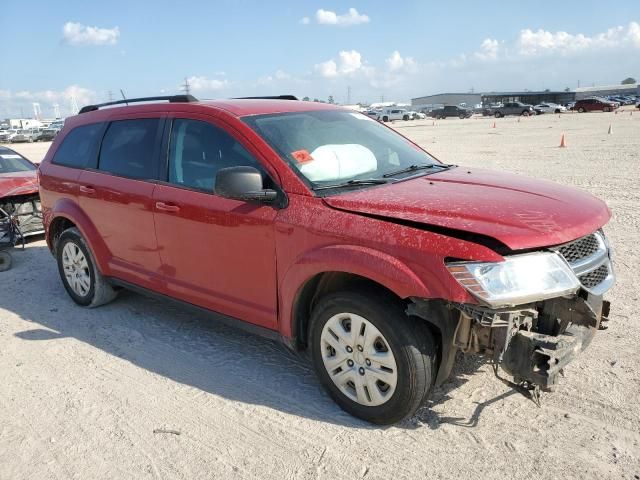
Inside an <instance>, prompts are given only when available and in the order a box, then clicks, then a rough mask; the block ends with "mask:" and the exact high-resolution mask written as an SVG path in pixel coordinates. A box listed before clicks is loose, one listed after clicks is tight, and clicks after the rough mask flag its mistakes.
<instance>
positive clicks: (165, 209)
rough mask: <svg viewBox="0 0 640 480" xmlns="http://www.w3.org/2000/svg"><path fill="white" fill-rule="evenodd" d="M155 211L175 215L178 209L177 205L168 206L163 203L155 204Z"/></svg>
mask: <svg viewBox="0 0 640 480" xmlns="http://www.w3.org/2000/svg"><path fill="white" fill-rule="evenodd" d="M156 209H158V210H160V211H162V212H172V213H177V212H179V211H180V207H179V206H177V205H169V204H166V203H164V202H156Z"/></svg>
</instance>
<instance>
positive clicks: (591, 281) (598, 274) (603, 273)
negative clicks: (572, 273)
mask: <svg viewBox="0 0 640 480" xmlns="http://www.w3.org/2000/svg"><path fill="white" fill-rule="evenodd" d="M608 276H609V267H608V266H607V265H601V266H599V267H598V268H596V269H595V270H592V271H590V272H589V273H585V274H584V275H581V276H580V277H579V278H580V283H582V285H584V287H585V288H593V287H596V286H598V285H600V284H601V283H602V282H603V281H604V280H605V278H607V277H608Z"/></svg>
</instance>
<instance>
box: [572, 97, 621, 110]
mask: <svg viewBox="0 0 640 480" xmlns="http://www.w3.org/2000/svg"><path fill="white" fill-rule="evenodd" d="M616 108H618V104H617V103H613V102H610V101H608V100H604V99H602V98H584V99H582V100H578V101H577V102H576V104H575V105H574V106H573V107H572V108H571V109H572V110H575V111H578V112H580V113H584V112H593V111H597V110H602V111H604V112H612V111H614V110H615V109H616Z"/></svg>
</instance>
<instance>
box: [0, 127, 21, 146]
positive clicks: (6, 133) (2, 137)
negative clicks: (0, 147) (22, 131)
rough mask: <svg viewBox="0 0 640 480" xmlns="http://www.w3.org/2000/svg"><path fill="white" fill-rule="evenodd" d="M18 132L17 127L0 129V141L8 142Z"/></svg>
mask: <svg viewBox="0 0 640 480" xmlns="http://www.w3.org/2000/svg"><path fill="white" fill-rule="evenodd" d="M17 133H18V129H15V128H14V129H10V130H2V131H0V142H3V143H10V142H11V139H12V138H13V137H14V136H15V135H16V134H17Z"/></svg>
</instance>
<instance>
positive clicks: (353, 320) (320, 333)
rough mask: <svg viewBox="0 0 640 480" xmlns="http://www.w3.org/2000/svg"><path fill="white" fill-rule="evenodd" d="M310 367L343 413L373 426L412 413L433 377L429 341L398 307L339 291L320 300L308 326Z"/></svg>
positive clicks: (383, 300) (377, 298) (415, 321)
mask: <svg viewBox="0 0 640 480" xmlns="http://www.w3.org/2000/svg"><path fill="white" fill-rule="evenodd" d="M310 345H311V356H312V359H313V365H314V368H315V371H316V374H317V375H318V377H319V379H320V382H321V383H322V385H323V387H324V388H325V389H326V390H327V392H328V393H329V395H331V397H332V398H333V399H334V400H335V402H336V403H337V404H338V405H339V406H340V407H341V408H342V409H343V410H345V411H346V412H348V413H350V414H351V415H354V416H356V417H358V418H361V419H363V420H366V421H369V422H372V423H377V424H391V423H396V422H398V421H400V420H403V419H405V418H407V417H409V416H411V415H413V414H414V413H415V411H416V410H417V409H418V408H419V407H420V405H421V404H422V402H423V401H424V399H425V398H426V396H427V395H428V393H429V391H430V389H431V386H432V384H433V380H434V378H435V360H436V353H435V347H434V343H433V338H432V336H431V334H430V332H429V330H428V328H427V327H426V325H424V324H423V323H421V321H420V320H418V319H414V318H409V317H407V316H406V315H405V313H404V311H403V308H402V306H401V305H400V304H399V303H396V302H394V301H392V300H391V301H390V300H389V299H386V298H380V296H379V295H377V296H376V295H375V294H371V295H365V294H364V293H362V292H343V293H335V294H331V295H328V296H326V297H324V298H323V299H321V300H320V301H319V302H318V304H317V305H316V307H315V308H314V310H313V313H312V317H311V327H310Z"/></svg>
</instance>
